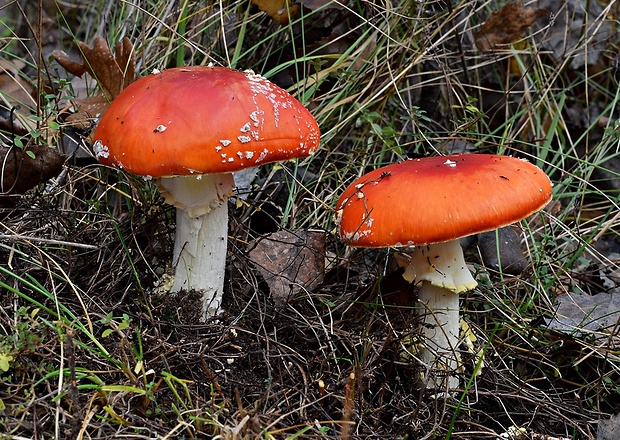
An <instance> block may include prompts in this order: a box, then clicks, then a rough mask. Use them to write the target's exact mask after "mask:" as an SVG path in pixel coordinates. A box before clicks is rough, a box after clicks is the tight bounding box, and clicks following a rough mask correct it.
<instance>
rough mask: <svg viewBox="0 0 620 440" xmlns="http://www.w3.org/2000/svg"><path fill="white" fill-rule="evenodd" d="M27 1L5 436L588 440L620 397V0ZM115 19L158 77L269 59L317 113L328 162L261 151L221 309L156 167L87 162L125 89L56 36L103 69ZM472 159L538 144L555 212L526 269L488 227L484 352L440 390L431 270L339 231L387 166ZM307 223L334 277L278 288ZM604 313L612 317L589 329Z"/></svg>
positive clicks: (16, 125) (8, 169)
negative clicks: (412, 274) (267, 268)
mask: <svg viewBox="0 0 620 440" xmlns="http://www.w3.org/2000/svg"><path fill="white" fill-rule="evenodd" d="M23 3H24V2H19V1H9V2H6V3H5V4H4V5H3V6H0V48H1V49H0V51H1V52H0V53H1V56H2V59H1V60H0V61H1V64H0V68H1V69H2V70H1V71H0V95H1V97H2V102H0V129H1V130H2V132H1V134H0V136H2V137H1V139H2V143H3V146H2V151H3V158H4V160H3V164H4V165H3V173H2V176H3V183H2V206H3V208H2V211H1V213H0V215H1V216H2V218H1V220H0V225H1V226H2V231H0V273H1V275H0V277H1V278H0V286H1V287H0V288H1V289H2V296H1V297H0V301H1V303H2V306H3V307H2V310H1V311H0V324H1V325H0V328H1V331H0V373H2V380H3V384H4V385H3V387H2V388H1V389H0V426H3V427H4V432H5V435H7V436H12V435H14V436H17V437H16V438H19V437H21V438H85V437H89V438H111V437H114V436H121V435H122V436H125V437H128V438H154V437H155V438H160V437H161V438H209V437H211V436H216V435H219V436H221V437H222V438H272V437H275V438H285V437H287V436H301V437H303V438H314V437H325V438H330V437H331V438H333V437H341V438H351V437H356V438H368V437H385V438H406V437H409V438H449V437H450V438H461V439H466V438H472V439H476V438H544V437H542V435H548V436H553V437H555V438H558V437H561V438H578V439H582V438H596V437H597V434H596V433H597V424H598V422H599V420H606V419H609V417H610V416H612V415H613V414H615V413H617V412H618V409H619V400H620V399H619V397H620V394H619V393H620V377H619V375H618V372H619V366H620V363H619V359H618V342H619V339H618V332H617V329H616V326H615V324H616V321H617V319H618V315H617V313H616V312H617V309H618V308H617V307H616V306H615V304H616V303H615V301H617V300H614V299H613V298H614V294H616V293H617V288H618V279H619V277H618V272H617V270H618V267H617V262H618V261H619V260H620V257H619V255H620V250H619V248H618V241H617V238H618V235H617V234H618V222H619V220H618V218H619V217H620V215H619V214H618V213H619V212H620V211H619V209H618V188H619V186H620V184H619V182H620V181H619V179H618V166H619V165H618V164H619V163H618V157H617V156H618V142H619V134H618V133H619V132H618V122H617V108H618V98H619V96H618V78H619V73H618V66H619V62H618V38H617V30H618V23H617V19H618V14H619V13H620V11H619V9H618V5H617V4H616V2H615V1H600V2H599V1H590V2H585V1H576V0H574V1H557V2H552V1H544V0H541V1H538V2H528V3H527V4H522V5H520V6H519V7H512V6H511V7H509V8H508V9H503V12H498V11H500V8H501V7H502V6H505V2H501V1H473V0H463V1H460V2H456V1H428V2H413V1H407V0H403V1H394V2H367V1H348V2H330V1H318V0H317V1H304V2H297V3H298V4H297V5H293V6H292V7H291V8H289V9H287V8H284V9H282V7H283V4H281V3H282V2H275V1H274V2H269V1H263V2H259V1H256V2H248V1H221V2H191V1H170V2H165V1H159V0H152V1H135V2H129V1H103V0H101V1H99V0H93V1H89V2H79V1H65V2H57V1H52V0H41V1H39V2H28V4H23ZM379 3H380V4H379ZM274 5H275V6H274ZM261 8H262V9H261ZM493 12H496V13H495V14H493ZM484 23H487V24H486V25H485V26H483V24H484ZM96 37H103V38H104V41H107V42H108V43H109V45H110V46H112V47H113V46H114V45H115V44H116V43H117V42H120V41H122V40H123V39H124V38H127V39H128V40H129V42H130V43H131V46H130V47H132V48H133V49H132V50H133V56H134V57H135V71H136V72H137V73H138V74H139V75H144V74H148V73H149V72H151V71H152V70H153V69H160V70H161V69H164V68H169V67H174V66H179V65H190V64H191V65H200V64H208V63H213V64H216V65H223V66H228V67H232V68H237V69H247V68H251V69H253V70H254V71H256V72H260V73H261V74H262V75H264V76H266V77H267V78H269V79H270V80H272V81H274V82H276V83H277V84H279V85H280V86H282V87H284V88H286V89H287V90H289V91H290V92H291V93H292V94H293V95H294V96H296V97H297V99H299V100H300V101H301V102H302V103H304V104H305V105H306V106H307V107H308V108H309V109H310V110H311V111H312V113H313V114H314V116H315V117H316V119H317V121H318V123H319V125H320V127H321V131H322V147H321V149H320V151H319V152H318V153H317V154H315V155H314V156H313V157H311V158H308V159H306V160H302V161H298V162H296V163H286V164H281V165H278V166H273V165H269V166H263V167H261V169H260V170H259V175H258V176H257V178H256V179H255V180H254V181H253V182H252V184H251V185H249V186H248V187H243V188H239V190H238V191H239V192H238V198H237V199H236V200H233V202H231V212H232V215H231V220H230V222H231V225H230V236H229V256H228V257H229V258H228V261H229V263H228V267H227V278H226V292H225V299H224V310H225V311H224V313H223V315H222V316H221V318H220V319H219V320H218V321H217V322H214V323H208V324H200V323H198V322H197V321H196V313H195V310H196V309H195V307H194V306H193V301H194V299H195V298H193V296H192V294H187V295H185V296H182V297H179V296H174V297H172V296H170V295H167V294H166V293H165V283H166V279H167V278H166V274H167V273H168V271H169V265H170V256H171V254H172V252H171V246H172V237H173V231H174V215H173V212H172V211H171V208H169V207H168V206H167V205H164V204H163V201H162V200H161V199H160V196H159V195H158V193H157V190H156V188H155V187H154V185H153V184H152V183H151V182H148V181H143V180H142V179H139V178H135V177H133V176H130V175H127V174H125V173H122V172H119V171H117V170H109V169H104V168H102V167H100V166H98V165H97V164H96V162H95V161H94V160H93V157H92V154H91V153H90V146H89V140H88V135H89V133H90V131H91V129H92V127H93V125H94V124H95V123H96V112H95V111H94V110H93V109H94V108H96V107H92V106H93V105H98V104H102V105H103V106H104V107H105V103H106V102H107V100H108V99H109V98H110V96H105V95H103V99H102V95H101V90H102V88H101V82H99V83H98V82H97V81H95V80H93V79H92V78H91V76H90V75H88V74H84V75H82V77H81V78H79V77H76V76H74V75H72V74H70V73H68V72H67V71H66V70H65V69H64V68H63V67H62V66H61V65H59V64H58V62H57V58H55V57H54V56H53V52H54V51H58V50H62V51H64V52H66V54H67V55H68V56H69V57H70V58H71V59H73V60H75V61H78V62H80V51H79V50H77V49H76V48H77V46H76V45H75V42H76V41H81V42H84V44H85V47H87V48H93V47H94V44H95V38H96ZM82 50H83V48H82ZM57 54H58V53H57ZM89 97H90V99H89ZM76 115H77V116H76ZM448 152H479V153H499V154H511V155H518V156H521V157H525V158H527V159H529V160H530V161H532V162H533V163H536V164H537V165H539V166H540V167H541V168H543V169H544V170H545V171H546V172H547V173H548V174H549V176H550V177H551V179H552V180H553V182H554V202H553V203H552V204H551V205H549V206H548V207H547V208H546V210H545V212H544V213H543V214H541V215H539V216H537V217H535V218H531V219H529V220H528V221H525V222H523V223H522V224H521V225H519V228H518V230H517V231H518V233H517V243H518V245H516V246H514V247H513V249H510V250H511V251H513V253H514V252H516V254H517V258H522V259H523V260H522V261H525V264H523V265H522V266H520V269H519V270H518V271H516V273H514V271H512V272H511V271H508V270H506V268H505V265H501V264H498V263H494V262H493V261H492V260H489V259H487V258H485V259H483V258H482V257H483V252H482V246H479V245H478V243H479V242H478V241H476V239H475V238H474V239H472V240H469V241H468V243H467V245H468V246H467V254H468V261H470V262H471V263H472V268H473V269H474V271H475V273H476V278H477V280H478V281H479V283H480V285H479V287H478V288H477V289H476V290H474V291H472V292H469V293H468V294H466V295H464V297H463V301H462V303H463V305H462V310H463V317H464V322H466V323H467V325H468V328H469V329H470V331H469V332H464V335H463V337H464V339H465V340H467V341H468V342H471V348H470V349H468V348H467V347H466V346H465V345H463V352H462V356H463V360H464V365H465V368H464V371H463V372H462V377H463V381H462V387H461V388H460V389H459V391H458V392H457V393H455V395H453V396H450V397H448V398H436V396H432V394H433V393H432V392H431V391H425V390H423V389H422V388H421V387H420V372H421V368H420V366H419V365H418V364H417V363H416V361H415V345H416V343H417V339H416V335H417V334H418V332H419V328H418V323H417V318H416V314H415V309H414V306H415V289H414V287H413V286H411V285H408V284H407V283H405V282H404V281H403V280H402V279H401V276H400V272H399V270H398V269H397V267H396V265H395V264H394V263H393V258H392V256H393V250H388V249H386V250H379V251H370V250H353V249H347V248H345V246H344V245H342V244H340V243H339V242H338V240H337V239H336V237H335V234H334V226H335V225H334V220H333V206H334V204H335V201H336V200H337V197H338V196H339V194H340V193H341V192H342V190H343V189H344V188H345V187H346V186H347V185H348V184H349V183H350V182H352V181H353V180H354V179H355V178H356V177H358V176H360V175H361V174H363V173H364V172H366V171H369V170H371V169H375V168H377V167H379V166H381V165H385V164H388V163H392V162H394V161H397V160H403V159H405V158H413V157H423V156H426V155H436V154H445V153H448ZM11 164H13V165H11ZM28 170H29V171H30V172H29V173H28V172H27V171H28ZM8 179H13V180H10V181H9V180H8ZM47 179H50V180H47ZM15 182H18V183H19V185H18V184H16V183H15ZM22 184H23V186H20V185H22ZM28 188H32V189H28ZM403 190H408V189H403ZM22 194H23V195H22ZM310 229H312V230H315V231H320V232H321V236H322V237H323V239H324V241H325V245H324V246H321V245H313V247H312V249H311V250H312V251H313V252H319V253H321V254H324V256H325V269H324V270H323V271H322V272H321V273H320V274H317V277H319V276H320V277H321V279H322V281H321V282H320V283H314V284H313V285H312V287H311V288H310V287H309V285H304V286H301V288H300V289H297V290H296V291H295V292H294V295H292V296H291V297H290V298H289V299H288V301H286V302H285V303H284V304H281V303H277V302H274V301H273V299H272V297H271V295H270V289H269V286H268V284H267V283H266V281H265V278H264V275H263V274H262V273H261V272H260V271H259V270H258V269H257V267H256V265H255V264H252V262H251V259H250V258H249V252H250V250H251V249H252V245H251V244H250V243H251V242H252V240H254V239H256V238H257V237H264V236H266V235H267V234H270V233H273V232H276V231H281V230H288V231H293V232H294V233H295V234H297V235H299V236H302V235H303V234H305V233H306V232H307V231H308V230H310ZM494 238H495V237H494V234H493V235H492V237H491V239H494ZM492 243H495V242H494V241H492ZM493 251H494V252H493ZM520 253H521V254H520ZM489 254H490V255H491V256H492V255H495V256H496V257H497V254H498V251H497V246H496V245H495V244H492V245H491V252H490V253H489ZM519 255H521V256H519ZM500 257H502V258H501V259H503V258H504V257H503V254H500ZM489 258H490V257H489ZM506 258H507V257H506ZM496 259H497V258H496ZM584 301H585V302H584ZM570 304H572V305H574V306H575V307H574V308H572V309H571V308H570V307H568V305H570ZM584 304H588V306H589V308H585V311H584V307H585V306H584ZM592 304H593V305H594V306H596V309H597V310H599V312H600V311H604V313H602V315H601V316H602V317H601V319H606V320H605V321H604V323H605V325H604V326H603V327H605V326H607V327H606V328H602V327H601V325H599V324H596V323H594V324H590V325H589V326H586V325H585V324H587V323H588V321H589V320H590V317H591V315H592V313H591V310H592V307H593V306H591V305H592ZM561 306H562V307H565V308H564V309H562V310H563V314H562V316H561V317H558V316H557V315H556V311H557V310H559V309H558V308H559V307H561ZM579 313H581V314H579ZM571 319H572V321H571ZM599 322H602V321H599ZM502 435H503V437H501V436H502ZM599 438H604V437H602V434H601V435H599ZM610 438H613V437H610Z"/></svg>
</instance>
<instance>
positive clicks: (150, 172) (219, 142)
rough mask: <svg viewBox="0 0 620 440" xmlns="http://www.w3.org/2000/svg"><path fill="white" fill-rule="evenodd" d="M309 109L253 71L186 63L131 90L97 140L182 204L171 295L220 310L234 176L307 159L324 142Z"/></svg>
mask: <svg viewBox="0 0 620 440" xmlns="http://www.w3.org/2000/svg"><path fill="white" fill-rule="evenodd" d="M319 139H320V132H319V128H318V125H317V123H316V121H315V120H314V118H313V117H312V115H311V114H310V112H309V111H308V110H307V109H306V108H305V107H304V106H303V105H302V104H301V103H300V102H299V101H297V100H296V99H295V98H293V97H292V96H291V95H289V94H288V93H287V92H286V91H284V90H283V89H281V88H280V87H278V86H276V85H275V84H273V83H271V82H269V81H268V80H266V79H265V78H263V77H261V76H260V75H257V74H255V73H254V72H252V71H245V72H240V71H237V70H232V69H227V68H223V67H204V66H194V67H182V68H174V69H168V70H165V71H163V72H159V71H156V72H154V73H152V74H150V75H148V76H146V77H144V78H141V79H139V80H137V81H135V82H134V83H132V84H131V85H130V86H129V87H127V88H126V89H124V90H123V92H121V93H120V94H119V95H118V96H117V97H116V98H115V99H114V101H113V102H112V104H111V105H110V107H109V108H108V109H107V111H106V112H105V114H104V115H103V117H102V118H101V120H100V121H99V125H98V127H97V130H96V131H95V135H94V144H93V149H94V152H95V156H96V157H97V159H98V160H99V162H101V163H102V164H104V165H108V166H112V167H116V168H119V169H123V170H125V171H127V172H130V173H133V174H137V175H141V176H144V177H146V178H154V179H157V185H158V187H159V189H160V191H161V193H162V195H163V196H164V198H165V200H166V202H167V203H170V204H172V205H174V206H175V207H176V208H177V216H176V228H177V229H176V239H175V246H174V258H173V264H174V265H175V277H174V285H173V287H172V292H178V291H181V290H190V289H193V290H197V291H201V292H203V293H202V294H203V304H202V307H203V317H204V319H205V320H206V319H208V318H210V317H213V316H215V315H216V314H217V313H218V312H219V310H220V304H221V300H222V291H223V287H224V271H225V262H226V247H227V237H228V235H227V233H228V207H227V203H226V201H227V198H228V197H229V196H230V195H232V190H233V187H234V181H233V176H232V174H231V173H232V172H234V171H239V170H241V169H244V168H250V167H255V166H258V165H261V164H265V163H269V162H276V161H283V160H287V159H294V158H300V157H306V156H309V155H311V154H312V153H314V151H316V149H317V148H318V146H319Z"/></svg>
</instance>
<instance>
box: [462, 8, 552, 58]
mask: <svg viewBox="0 0 620 440" xmlns="http://www.w3.org/2000/svg"><path fill="white" fill-rule="evenodd" d="M549 14H550V12H549V11H548V10H547V9H542V8H541V9H537V8H532V7H530V6H527V7H526V6H523V4H522V3H521V2H520V1H516V2H511V3H508V4H506V5H505V6H504V7H502V8H501V9H500V10H498V11H495V12H493V13H492V14H491V16H490V17H489V19H488V20H487V21H486V22H485V23H484V24H483V25H482V26H481V27H480V29H479V30H478V32H476V33H475V34H474V38H475V42H476V47H477V48H478V49H479V50H480V51H482V52H485V53H488V52H492V51H493V50H495V49H497V48H498V46H505V45H508V44H511V43H514V42H515V41H517V40H519V39H520V38H521V37H522V35H523V33H524V32H525V30H526V29H527V28H528V27H530V26H531V25H532V24H533V23H534V22H535V21H536V20H538V19H539V18H541V17H544V16H548V15H549Z"/></svg>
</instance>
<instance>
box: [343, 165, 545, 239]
mask: <svg viewBox="0 0 620 440" xmlns="http://www.w3.org/2000/svg"><path fill="white" fill-rule="evenodd" d="M551 187H552V185H551V181H550V180H549V178H548V177H547V175H546V174H545V173H544V172H543V171H542V170H541V169H540V168H538V167H537V166H535V165H533V164H531V163H530V162H528V161H526V160H523V159H517V158H514V157H510V156H496V155H487V154H461V155H452V156H437V157H429V158H423V159H413V160H407V161H404V162H400V163H395V164H391V165H387V166H385V167H382V168H378V169H376V170H374V171H371V172H370V173H368V174H365V175H364V176H362V177H360V178H359V179H357V180H356V181H355V182H353V183H352V184H351V185H350V186H349V187H348V188H347V189H346V190H345V191H344V193H343V194H342V195H341V196H340V199H339V200H338V203H337V204H336V210H337V211H336V216H337V220H338V232H339V234H340V237H341V238H342V240H343V241H345V242H346V243H347V244H349V245H351V246H359V247H387V246H407V245H409V246H421V245H428V244H433V243H440V242H445V241H450V240H455V239H457V238H460V237H465V236H468V235H472V234H477V233H480V232H485V231H491V230H494V229H497V228H500V227H502V226H506V225H509V224H512V223H515V222H517V221H519V220H521V219H523V218H525V217H527V216H528V215H530V214H533V213H534V212H536V211H538V210H540V209H541V208H542V207H544V206H545V205H546V204H547V203H548V202H549V201H550V200H551V196H552V189H551Z"/></svg>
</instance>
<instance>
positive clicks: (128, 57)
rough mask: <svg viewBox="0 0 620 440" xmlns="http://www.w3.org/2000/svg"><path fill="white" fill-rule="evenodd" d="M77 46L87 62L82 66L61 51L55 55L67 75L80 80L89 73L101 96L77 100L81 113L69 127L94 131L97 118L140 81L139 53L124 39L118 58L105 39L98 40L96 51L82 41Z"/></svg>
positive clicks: (117, 49)
mask: <svg viewBox="0 0 620 440" xmlns="http://www.w3.org/2000/svg"><path fill="white" fill-rule="evenodd" d="M75 44H76V46H77V48H78V49H79V52H80V56H81V57H82V60H83V62H82V63H81V64H80V63H78V62H76V61H73V60H72V59H71V58H69V56H68V55H67V54H66V53H65V52H63V51H61V50H55V51H54V52H53V55H54V58H55V59H56V61H57V62H58V64H60V65H61V66H62V67H64V68H65V70H67V72H69V73H72V74H74V75H76V76H79V77H81V76H82V75H83V74H84V73H88V74H89V75H90V76H92V77H93V78H94V79H95V80H96V81H97V83H98V84H99V87H100V89H101V92H100V93H97V94H96V95H94V96H89V97H86V98H81V99H75V100H73V104H74V105H75V106H76V107H77V108H78V110H77V112H75V113H73V114H72V115H70V116H69V117H67V122H68V123H70V124H72V125H74V126H77V127H81V128H84V129H86V128H90V126H91V124H90V121H91V120H92V119H93V118H98V117H99V116H101V115H102V114H103V113H104V112H105V111H106V109H107V108H108V106H109V105H110V102H112V100H113V99H114V98H116V97H117V96H118V94H119V93H120V92H121V91H122V90H123V89H124V88H125V87H127V86H128V85H129V84H131V83H132V82H134V81H135V80H136V78H137V76H136V62H135V53H134V50H133V45H132V44H131V41H130V40H129V39H128V38H123V39H122V40H121V41H120V42H118V43H116V44H115V45H114V52H115V53H116V56H114V54H113V53H112V50H111V49H110V46H109V45H108V43H107V41H106V40H105V39H104V38H101V37H97V38H95V42H94V44H93V48H92V49H91V48H89V47H88V45H87V44H86V43H84V42H81V41H78V42H76V43H75Z"/></svg>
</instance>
